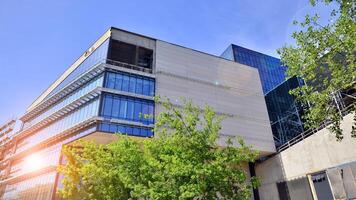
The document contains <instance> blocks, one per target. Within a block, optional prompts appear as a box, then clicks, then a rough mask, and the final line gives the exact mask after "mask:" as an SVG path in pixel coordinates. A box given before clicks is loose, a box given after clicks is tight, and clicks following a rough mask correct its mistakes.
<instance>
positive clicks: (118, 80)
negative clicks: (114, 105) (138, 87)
mask: <svg viewBox="0 0 356 200" xmlns="http://www.w3.org/2000/svg"><path fill="white" fill-rule="evenodd" d="M122 79H123V77H122V75H121V74H116V80H115V89H116V90H121V86H122ZM108 87H109V86H108ZM109 88H110V87H109Z"/></svg>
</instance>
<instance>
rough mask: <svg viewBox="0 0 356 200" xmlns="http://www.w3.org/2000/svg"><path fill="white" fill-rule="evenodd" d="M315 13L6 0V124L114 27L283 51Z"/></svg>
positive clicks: (239, 2)
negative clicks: (297, 26)
mask: <svg viewBox="0 0 356 200" xmlns="http://www.w3.org/2000/svg"><path fill="white" fill-rule="evenodd" d="M325 10H326V9H325V8H318V11H319V12H325ZM309 11H310V7H309V5H308V1H307V0H223V1H221V0H220V1H218V0H160V1H157V0H141V1H135V0H130V1H120V0H111V1H105V0H100V1H99V0H98V1H92V0H85V1H84V0H82V1H79V0H59V1H49V0H31V1H30V0H16V1H15V0H0V75H1V76H0V91H1V94H0V124H1V123H2V122H4V120H6V119H8V118H9V117H11V116H20V115H21V114H23V113H24V111H25V109H26V108H27V106H29V105H30V104H31V102H32V101H34V100H35V98H36V97H38V96H39V95H40V94H41V92H42V91H44V90H45V89H46V88H47V87H48V86H49V85H50V84H51V83H52V82H53V81H54V80H56V78H58V77H59V76H60V74H61V73H62V72H63V71H64V70H65V69H66V68H67V67H68V66H69V65H70V64H71V63H72V62H74V60H75V59H76V58H77V57H78V56H79V55H80V54H81V53H82V52H84V51H85V50H86V49H87V48H88V47H89V46H90V45H91V44H92V43H93V42H94V41H95V40H96V39H97V38H98V37H99V36H100V35H101V34H102V33H104V32H105V31H106V30H107V29H108V28H109V27H110V26H115V27H118V28H122V29H126V30H128V31H132V32H137V33H140V34H144V35H148V36H152V37H154V38H158V39H161V40H165V41H168V42H172V43H176V44H179V45H183V46H186V47H190V48H193V49H197V50H200V51H204V52H207V53H211V54H215V55H220V54H221V53H222V52H223V50H224V49H225V48H226V47H227V46H228V45H229V44H230V43H235V44H238V45H242V46H245V47H248V48H250V49H254V50H257V51H261V52H264V53H266V54H270V55H273V56H278V55H277V53H276V49H277V48H278V47H281V46H282V45H283V44H285V43H291V40H290V37H289V35H290V34H291V32H292V29H293V26H292V21H293V20H294V19H299V18H300V17H301V16H304V14H305V13H307V12H309Z"/></svg>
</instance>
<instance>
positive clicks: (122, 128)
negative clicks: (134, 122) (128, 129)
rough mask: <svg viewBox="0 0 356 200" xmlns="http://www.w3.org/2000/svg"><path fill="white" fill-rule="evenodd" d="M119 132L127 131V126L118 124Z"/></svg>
mask: <svg viewBox="0 0 356 200" xmlns="http://www.w3.org/2000/svg"><path fill="white" fill-rule="evenodd" d="M117 132H118V133H125V126H121V125H118V129H117Z"/></svg>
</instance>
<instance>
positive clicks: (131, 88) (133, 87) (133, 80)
mask: <svg viewBox="0 0 356 200" xmlns="http://www.w3.org/2000/svg"><path fill="white" fill-rule="evenodd" d="M129 92H132V93H135V92H136V78H135V77H133V76H131V77H130V86H129Z"/></svg>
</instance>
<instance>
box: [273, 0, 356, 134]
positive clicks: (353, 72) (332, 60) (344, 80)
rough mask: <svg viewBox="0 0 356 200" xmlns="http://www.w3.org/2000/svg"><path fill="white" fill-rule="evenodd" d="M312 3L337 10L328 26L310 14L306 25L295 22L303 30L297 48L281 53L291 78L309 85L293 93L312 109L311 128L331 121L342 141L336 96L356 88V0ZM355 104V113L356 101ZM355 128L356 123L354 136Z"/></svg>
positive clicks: (308, 117) (308, 119)
mask: <svg viewBox="0 0 356 200" xmlns="http://www.w3.org/2000/svg"><path fill="white" fill-rule="evenodd" d="M310 3H311V5H312V6H315V5H316V4H320V3H324V4H326V5H328V6H335V5H336V7H337V9H334V10H332V12H331V13H330V19H329V22H328V24H326V25H321V23H320V17H319V16H318V15H317V14H316V15H314V16H310V15H306V16H305V19H304V21H303V22H294V23H295V24H296V25H299V26H300V31H296V32H294V33H293V35H292V37H293V38H294V39H295V41H296V45H295V46H284V47H283V48H281V49H279V50H278V53H279V54H280V55H281V59H282V62H283V63H284V64H285V65H287V66H288V72H287V73H288V75H289V77H293V76H297V77H300V78H302V79H303V80H304V81H305V83H306V84H305V85H304V86H302V87H300V88H297V89H294V90H293V91H291V93H292V94H293V95H295V96H296V97H297V100H299V101H300V102H301V103H302V104H304V105H308V106H310V109H308V110H307V112H306V114H305V116H304V119H305V121H306V126H307V128H316V127H318V126H320V124H321V123H322V122H324V121H326V120H329V121H331V122H332V126H331V128H330V130H331V132H333V133H334V134H335V136H336V138H337V139H338V140H341V139H343V133H342V129H341V128H340V121H341V120H342V116H341V113H340V110H339V109H338V108H337V106H335V105H336V104H335V93H336V92H339V91H340V92H343V91H345V89H350V88H354V89H355V78H356V67H355V65H356V57H355V56H356V47H355V43H356V23H355V22H356V0H311V1H310ZM353 99H355V97H353ZM353 104H354V106H351V107H352V109H353V111H355V110H356V109H355V108H356V105H355V101H354V102H353ZM355 127H356V121H355V120H354V124H353V132H352V133H353V136H354V137H355V136H356V134H355Z"/></svg>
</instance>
